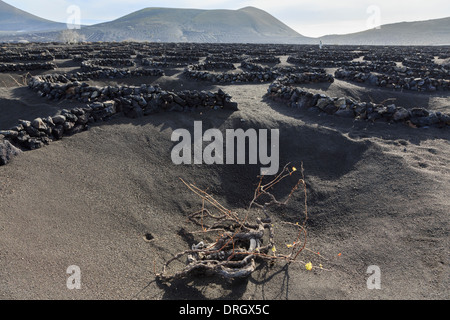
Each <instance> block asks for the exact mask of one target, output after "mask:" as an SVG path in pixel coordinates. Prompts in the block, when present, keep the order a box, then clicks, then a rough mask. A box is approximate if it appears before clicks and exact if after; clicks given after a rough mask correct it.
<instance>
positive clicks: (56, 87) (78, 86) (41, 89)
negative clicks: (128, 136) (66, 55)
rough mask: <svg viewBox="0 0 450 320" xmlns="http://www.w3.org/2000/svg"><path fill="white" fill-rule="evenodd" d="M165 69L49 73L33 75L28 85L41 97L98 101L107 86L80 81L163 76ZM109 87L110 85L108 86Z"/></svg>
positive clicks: (103, 94)
mask: <svg viewBox="0 0 450 320" xmlns="http://www.w3.org/2000/svg"><path fill="white" fill-rule="evenodd" d="M162 75H164V71H162V70H155V69H135V70H131V71H130V70H124V69H107V70H99V71H92V72H83V73H74V74H48V75H40V76H34V77H32V78H31V79H30V80H29V82H28V87H29V88H30V89H32V90H33V91H36V92H37V93H38V94H39V95H40V96H41V97H47V98H48V99H51V100H61V99H76V100H79V101H82V102H88V101H92V100H93V101H96V100H99V99H102V98H103V96H105V90H106V89H105V88H98V87H93V86H89V85H88V84H86V83H80V81H89V80H92V79H101V78H108V79H111V78H126V77H136V76H162ZM106 88H108V87H106Z"/></svg>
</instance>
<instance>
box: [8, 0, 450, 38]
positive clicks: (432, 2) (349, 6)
mask: <svg viewBox="0 0 450 320" xmlns="http://www.w3.org/2000/svg"><path fill="white" fill-rule="evenodd" d="M4 1H5V2H6V3H9V4H11V5H13V6H15V7H17V8H19V9H22V10H25V11H27V12H29V13H32V14H34V15H37V16H40V17H43V18H46V19H49V20H53V21H58V22H67V19H68V17H69V16H70V13H68V12H67V9H68V8H69V7H70V6H72V5H76V6H78V7H79V8H80V15H81V23H82V24H93V23H98V22H105V21H110V20H114V19H117V18H119V17H121V16H124V15H126V14H128V13H131V12H134V11H137V10H140V9H143V8H146V7H170V8H198V9H239V8H242V7H246V6H254V7H257V8H260V9H263V10H265V11H267V12H268V13H270V14H272V15H273V16H275V17H276V18H278V19H279V20H281V21H283V22H284V23H285V24H287V25H288V26H289V27H291V28H293V29H294V30H296V31H297V32H299V33H300V34H303V35H305V36H311V37H319V36H322V35H326V34H342V33H351V32H357V31H362V30H367V29H368V28H373V27H376V25H377V24H388V23H394V22H402V21H417V20H428V19H436V18H444V17H449V16H450V4H449V3H450V2H449V0H428V1H424V0H395V1H394V0H297V1H292V0H246V1H241V0H232V1H223V0H198V1H187V0H179V1H176V0H165V1H159V0H157V1H149V0H126V1H124V0H95V1H94V0H73V1H71V0H4Z"/></svg>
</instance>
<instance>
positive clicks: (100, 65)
mask: <svg viewBox="0 0 450 320" xmlns="http://www.w3.org/2000/svg"><path fill="white" fill-rule="evenodd" d="M134 66H136V63H135V62H134V61H132V60H130V59H93V60H85V61H83V62H81V70H83V71H97V70H103V69H105V67H112V68H123V67H134Z"/></svg>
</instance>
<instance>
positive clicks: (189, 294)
mask: <svg viewBox="0 0 450 320" xmlns="http://www.w3.org/2000/svg"><path fill="white" fill-rule="evenodd" d="M139 81H140V80H139ZM159 82H161V85H162V86H166V87H167V89H172V88H173V87H175V86H177V88H176V89H180V88H189V87H190V86H195V87H196V88H198V87H199V86H200V88H202V89H211V88H216V87H213V86H209V85H207V84H198V83H194V84H193V83H189V82H182V81H181V80H179V79H178V75H177V74H175V75H173V76H170V77H165V78H163V79H160V80H159ZM181 85H183V86H181ZM221 88H223V89H224V90H225V91H226V92H227V93H229V94H230V95H232V96H233V99H234V101H237V102H238V103H239V108H240V111H238V112H235V113H230V112H220V111H208V112H203V113H202V114H200V113H192V114H180V113H171V114H158V115H155V116H152V117H145V118H143V119H138V120H131V119H125V118H117V119H114V120H112V121H110V122H107V123H104V124H102V125H96V126H94V127H92V128H91V129H90V130H89V131H87V132H83V133H80V134H78V135H76V136H73V137H69V138H64V139H63V140H62V141H59V142H54V143H52V144H51V145H50V146H48V147H45V148H43V149H40V150H36V151H33V152H26V153H24V154H22V155H21V156H19V157H17V158H15V159H14V161H13V162H12V163H11V164H9V165H7V166H3V167H0V231H1V237H0V247H1V248H2V249H1V250H0V297H1V298H3V299H43V298H44V299H205V298H206V299H212V298H221V299H448V298H449V297H450V296H449V289H448V288H449V277H448V275H449V261H448V256H449V255H448V253H449V252H448V248H449V234H448V230H449V223H448V222H449V217H448V214H449V210H448V208H449V205H450V200H449V198H448V194H450V160H449V159H450V146H449V141H448V137H449V136H450V134H449V129H434V128H430V129H420V130H419V129H416V130H414V129H411V128H409V127H406V126H402V125H389V124H386V123H375V124H369V123H365V122H354V121H353V120H348V119H338V118H336V117H332V116H323V115H317V114H312V113H308V112H299V111H296V110H292V109H289V108H287V107H286V106H284V105H282V104H279V103H275V102H272V101H270V100H267V99H264V98H263V95H264V94H265V92H266V90H267V85H266V84H264V85H235V86H221ZM316 89H317V90H324V88H322V89H320V88H316ZM325 90H327V92H328V93H327V94H329V95H330V96H333V95H340V94H341V93H346V94H352V95H357V96H359V97H365V96H373V97H376V99H381V98H383V100H384V99H386V98H388V97H392V94H391V93H386V92H380V91H379V90H372V89H370V90H368V89H367V88H364V87H361V86H355V85H352V84H347V83H345V82H342V81H337V82H336V83H334V84H333V85H331V86H330V87H329V88H325ZM12 91H15V92H21V93H23V95H24V96H23V98H21V101H16V100H15V99H19V95H17V96H13V94H12ZM0 93H1V96H0V98H2V99H3V100H2V103H1V108H2V110H1V112H2V117H1V124H2V125H6V124H9V123H11V122H15V120H16V118H17V115H21V116H22V118H27V119H32V118H33V117H34V116H35V115H36V113H35V110H34V109H33V108H36V107H39V109H40V111H42V113H44V115H45V113H50V114H51V113H52V112H53V111H55V110H57V109H58V108H62V107H64V106H67V105H69V106H70V104H69V102H66V103H67V105H66V104H64V103H63V104H56V103H54V102H48V101H46V100H45V99H41V98H38V97H33V93H30V92H28V91H27V89H26V88H2V89H1V91H0ZM20 96H21V95H20ZM398 98H399V99H404V101H405V102H407V101H416V100H417V101H419V102H420V105H422V106H424V107H429V108H433V107H436V108H443V107H444V106H445V105H446V104H447V105H448V102H449V99H448V97H445V96H444V97H440V96H437V97H430V96H427V95H423V96H420V95H417V94H416V95H415V96H412V95H411V96H408V95H406V96H405V95H398ZM374 99H375V98H374ZM422 103H424V104H425V103H426V105H423V104H422ZM241 119H244V120H245V122H242V121H241ZM195 120H202V121H203V129H204V130H206V129H208V128H213V127H217V128H220V129H221V130H223V131H224V130H226V129H232V128H243V129H247V128H256V129H258V128H279V129H280V142H281V146H280V155H281V160H280V161H281V164H285V163H288V162H292V164H293V165H296V166H299V164H300V162H303V163H304V167H305V173H306V180H307V183H308V197H309V199H308V200H309V201H308V204H309V220H308V231H309V239H308V244H307V247H308V248H309V249H310V250H311V252H310V251H304V252H303V253H302V254H301V256H300V257H299V259H300V260H301V262H299V263H294V264H291V265H290V266H285V265H284V264H283V263H277V264H275V266H268V265H265V264H262V265H260V266H259V267H258V269H257V271H256V272H255V273H254V274H253V276H252V277H250V278H249V279H248V280H245V281H236V282H234V283H232V284H230V283H226V282H223V281H221V280H217V279H211V278H189V279H187V280H182V281H181V280H180V281H175V282H173V283H172V284H171V285H161V284H159V283H157V282H155V281H154V280H155V277H154V268H155V266H156V268H157V270H158V271H159V268H160V266H161V264H162V262H163V261H165V260H167V259H168V258H170V257H171V256H172V255H173V254H175V253H177V252H179V251H182V250H185V249H187V248H189V247H190V245H192V244H193V242H196V241H197V242H198V241H199V240H200V239H201V237H200V235H195V237H194V238H195V239H193V238H192V236H183V233H180V230H181V229H182V228H185V229H186V230H188V231H195V230H197V229H196V228H195V227H194V226H192V225H190V224H188V223H187V222H186V215H187V214H188V213H190V212H193V211H195V210H198V209H199V206H200V205H201V202H200V200H199V199H198V198H196V197H195V196H194V195H193V194H192V193H190V192H189V191H188V190H187V189H186V187H185V186H184V185H183V184H182V183H181V182H180V180H179V178H180V177H181V178H183V179H185V180H186V181H189V182H195V183H196V184H197V185H198V186H200V187H202V188H209V192H210V193H212V194H213V195H215V196H216V197H217V199H218V200H220V201H222V203H223V204H224V205H226V206H227V207H229V208H232V209H239V208H243V207H245V206H246V205H248V203H249V201H250V200H251V197H252V194H253V191H254V188H255V184H256V183H257V175H258V169H259V168H258V167H257V166H243V165H225V166H207V165H197V166H195V165H192V166H175V165H174V164H173V163H172V162H171V158H170V152H171V149H172V147H173V145H174V144H173V143H172V142H171V141H170V137H171V133H172V131H173V130H175V129H178V128H186V129H189V130H192V128H193V123H194V121H195ZM287 182H288V183H290V184H288V185H286V186H281V188H280V189H279V193H278V195H279V196H285V195H287V194H288V192H289V185H292V183H294V180H293V179H291V180H290V181H287ZM302 204H303V198H302V196H301V193H299V194H296V195H295V196H294V198H293V199H292V201H291V202H290V204H289V206H288V208H287V209H285V210H281V211H280V210H278V211H275V212H274V213H273V216H274V220H275V224H276V232H277V240H278V241H279V243H280V245H279V248H280V250H282V247H283V246H284V244H286V243H288V242H289V241H292V229H290V228H289V227H288V226H286V225H283V224H281V223H280V222H281V221H296V219H298V217H299V216H300V217H301V213H302V212H303V205H302ZM296 217H297V218H296ZM146 233H151V234H152V235H153V236H154V237H155V240H153V241H152V242H150V243H149V242H146V241H145V240H144V238H143V236H144V235H145V234H146ZM312 252H320V254H321V256H322V257H319V256H317V255H316V254H314V253H312ZM339 253H341V255H340V256H338V254H339ZM308 261H312V262H313V264H314V265H315V266H317V265H319V264H320V263H321V264H323V267H324V268H327V269H330V270H331V271H316V272H308V271H306V270H305V267H304V263H305V262H308ZM70 265H77V266H79V267H80V268H81V275H82V277H81V281H82V288H81V290H68V289H67V287H66V280H67V278H68V276H69V275H68V274H66V269H67V267H69V266H70ZM370 265H377V266H379V267H380V269H381V286H382V289H381V290H368V289H367V286H366V281H367V278H368V276H369V275H368V274H366V270H367V267H368V266H370ZM316 270H317V269H316Z"/></svg>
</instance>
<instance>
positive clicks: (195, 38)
mask: <svg viewBox="0 0 450 320" xmlns="http://www.w3.org/2000/svg"><path fill="white" fill-rule="evenodd" d="M64 29H66V24H64V23H58V22H53V21H50V20H46V19H43V18H40V17H37V16H35V15H32V14H30V13H27V12H26V11H23V10H20V9H17V8H15V7H13V6H11V5H9V4H7V3H5V2H4V1H1V0H0V41H3V42H8V41H20V40H22V41H32V42H52V41H59V40H60V33H61V31H62V30H64ZM76 31H77V32H78V33H79V34H80V36H81V38H82V39H84V40H85V41H90V42H98V41H103V42H106V41H149V42H205V43H273V44H318V43H319V41H322V42H323V44H325V45H327V44H328V45H334V44H336V45H450V17H447V18H441V19H431V20H425V21H413V22H399V23H391V24H386V25H382V26H381V28H380V29H371V30H366V31H361V32H355V33H351V34H344V35H325V36H322V37H317V38H312V37H306V36H304V35H301V34H300V33H298V32H297V31H295V30H293V29H292V28H290V27H289V26H287V25H286V24H284V23H283V22H282V21H280V20H279V19H277V18H275V17H274V16H272V15H271V14H269V13H267V12H266V11H264V10H261V9H259V8H256V7H252V6H247V7H243V8H240V9H237V10H229V9H214V10H206V9H194V8H192V9H179V8H165V7H149V8H143V9H141V10H138V11H135V12H132V13H130V14H127V15H124V16H122V17H119V18H118V19H115V20H112V21H108V22H102V23H98V24H94V25H91V26H82V28H81V29H80V30H76Z"/></svg>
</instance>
